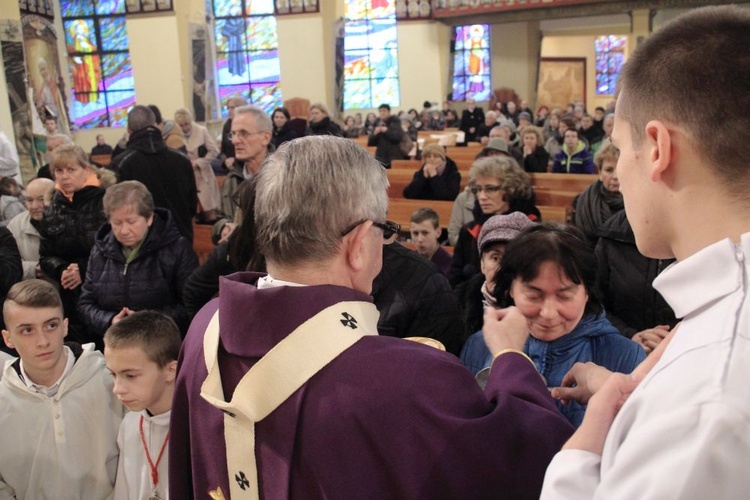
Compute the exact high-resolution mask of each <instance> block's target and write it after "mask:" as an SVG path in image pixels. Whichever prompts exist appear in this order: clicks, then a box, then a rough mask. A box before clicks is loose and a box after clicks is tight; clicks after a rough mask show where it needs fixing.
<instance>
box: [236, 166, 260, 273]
mask: <svg viewBox="0 0 750 500" xmlns="http://www.w3.org/2000/svg"><path fill="white" fill-rule="evenodd" d="M256 183H257V176H255V175H254V176H252V177H250V178H249V179H247V180H245V181H243V182H241V183H240V185H239V187H238V188H237V191H235V193H234V195H233V198H234V199H235V200H236V202H237V205H238V208H239V210H240V214H241V216H240V223H239V226H237V229H235V230H234V232H233V233H232V236H230V237H229V263H230V264H231V265H232V267H233V268H234V269H237V270H240V271H258V272H265V270H266V261H265V259H264V258H263V255H262V254H261V253H260V252H259V251H258V247H257V245H256V243H255V234H256V231H255V185H256Z"/></svg>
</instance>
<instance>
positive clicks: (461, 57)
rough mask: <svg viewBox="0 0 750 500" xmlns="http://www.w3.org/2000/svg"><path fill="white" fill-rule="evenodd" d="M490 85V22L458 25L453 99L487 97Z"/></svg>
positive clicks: (456, 29) (455, 43) (455, 32)
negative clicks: (487, 23) (488, 23)
mask: <svg viewBox="0 0 750 500" xmlns="http://www.w3.org/2000/svg"><path fill="white" fill-rule="evenodd" d="M491 89H492V85H491V82H490V28H489V25H486V24H473V25H470V26H457V27H456V28H455V31H454V40H453V96H452V97H453V100H455V101H461V100H465V99H467V98H468V97H473V98H474V99H476V100H478V101H483V100H487V99H489V97H490V92H491Z"/></svg>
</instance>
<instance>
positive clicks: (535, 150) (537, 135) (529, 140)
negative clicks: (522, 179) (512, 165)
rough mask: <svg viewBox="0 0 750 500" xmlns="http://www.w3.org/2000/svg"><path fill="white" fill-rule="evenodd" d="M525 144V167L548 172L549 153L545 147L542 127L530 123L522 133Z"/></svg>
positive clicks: (534, 170)
mask: <svg viewBox="0 0 750 500" xmlns="http://www.w3.org/2000/svg"><path fill="white" fill-rule="evenodd" d="M521 142H522V144H523V169H524V170H525V171H527V172H529V173H531V172H546V171H547V165H548V164H549V153H547V150H546V149H544V138H543V137H542V129H540V128H539V127H533V126H531V125H529V126H528V127H526V128H524V129H523V133H522V134H521Z"/></svg>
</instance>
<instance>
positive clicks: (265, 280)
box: [256, 274, 307, 290]
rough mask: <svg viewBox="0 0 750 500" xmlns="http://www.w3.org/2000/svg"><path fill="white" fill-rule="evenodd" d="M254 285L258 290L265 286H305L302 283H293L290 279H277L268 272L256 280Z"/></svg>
mask: <svg viewBox="0 0 750 500" xmlns="http://www.w3.org/2000/svg"><path fill="white" fill-rule="evenodd" d="M256 286H257V287H258V290H263V289H265V288H275V287H278V286H307V285H302V284H300V283H293V282H291V281H283V280H277V279H274V278H273V277H272V276H271V275H270V274H267V275H265V276H263V277H262V278H260V279H259V280H258V284H257V285H256Z"/></svg>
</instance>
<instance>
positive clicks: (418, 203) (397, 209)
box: [388, 198, 453, 233]
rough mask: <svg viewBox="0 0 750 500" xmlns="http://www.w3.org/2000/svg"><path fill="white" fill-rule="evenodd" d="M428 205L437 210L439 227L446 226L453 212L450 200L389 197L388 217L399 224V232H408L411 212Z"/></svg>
mask: <svg viewBox="0 0 750 500" xmlns="http://www.w3.org/2000/svg"><path fill="white" fill-rule="evenodd" d="M425 207H429V208H431V209H433V210H434V211H435V212H437V214H438V217H439V218H440V227H442V228H446V229H447V228H448V224H449V223H450V221H451V213H452V212H453V202H452V201H434V200H406V199H403V198H390V199H389V200H388V219H389V220H392V221H393V222H396V223H398V224H401V232H402V233H408V232H409V225H410V224H411V214H413V213H414V211H415V210H417V209H419V208H425Z"/></svg>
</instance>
